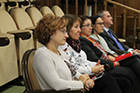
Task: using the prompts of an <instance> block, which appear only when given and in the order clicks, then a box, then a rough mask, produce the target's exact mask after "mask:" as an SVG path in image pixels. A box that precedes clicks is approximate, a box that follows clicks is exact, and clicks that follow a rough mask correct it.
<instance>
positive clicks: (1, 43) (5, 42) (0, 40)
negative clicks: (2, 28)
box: [0, 37, 10, 46]
mask: <svg viewBox="0 0 140 93" xmlns="http://www.w3.org/2000/svg"><path fill="white" fill-rule="evenodd" d="M9 43H10V41H9V39H8V38H7V37H0V46H6V45H8V44H9Z"/></svg>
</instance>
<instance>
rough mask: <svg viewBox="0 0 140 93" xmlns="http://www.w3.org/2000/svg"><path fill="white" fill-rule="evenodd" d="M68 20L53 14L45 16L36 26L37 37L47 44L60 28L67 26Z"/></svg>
mask: <svg viewBox="0 0 140 93" xmlns="http://www.w3.org/2000/svg"><path fill="white" fill-rule="evenodd" d="M67 24H68V20H67V19H65V18H61V17H58V16H55V15H52V14H47V15H46V16H44V17H43V18H42V19H41V20H40V21H39V22H38V24H37V26H36V28H35V31H34V32H35V33H34V34H35V38H36V39H38V41H39V42H40V43H41V44H43V45H46V44H47V43H48V42H49V41H50V36H51V35H52V34H53V33H54V32H55V31H56V30H58V29H61V28H64V27H66V26H67Z"/></svg>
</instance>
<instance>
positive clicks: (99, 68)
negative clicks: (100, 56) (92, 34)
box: [91, 60, 105, 73]
mask: <svg viewBox="0 0 140 93" xmlns="http://www.w3.org/2000/svg"><path fill="white" fill-rule="evenodd" d="M91 69H92V72H93V73H101V72H103V71H104V70H105V69H104V65H101V64H100V60H98V62H97V64H96V65H95V66H94V67H92V68H91Z"/></svg>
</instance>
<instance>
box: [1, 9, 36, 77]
mask: <svg viewBox="0 0 140 93" xmlns="http://www.w3.org/2000/svg"><path fill="white" fill-rule="evenodd" d="M0 22H1V25H0V31H1V32H2V33H10V34H14V35H15V42H16V51H15V52H16V53H17V61H18V65H19V75H21V59H22V56H23V53H24V52H25V51H26V50H27V49H31V48H34V44H33V38H32V37H31V35H32V34H31V33H30V32H29V31H28V30H26V31H25V30H21V29H20V30H18V29H17V26H16V24H15V22H14V20H13V18H12V17H11V16H10V14H9V13H8V12H7V11H5V10H1V11H0Z"/></svg>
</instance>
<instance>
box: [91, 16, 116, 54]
mask: <svg viewBox="0 0 140 93" xmlns="http://www.w3.org/2000/svg"><path fill="white" fill-rule="evenodd" d="M98 17H100V16H91V21H92V24H93V30H92V34H91V35H90V36H89V37H90V38H93V39H94V40H96V41H97V42H98V43H99V44H100V45H101V46H102V47H103V49H104V50H105V51H106V52H107V53H110V54H113V55H114V56H118V55H117V53H116V52H115V51H112V50H111V49H110V48H109V47H108V45H107V43H106V41H105V40H104V38H102V37H101V36H100V35H99V34H100V33H102V32H103V30H102V27H101V26H103V25H104V22H98V23H96V24H99V26H98V25H95V22H96V20H99V19H98ZM100 27H101V29H100Z"/></svg>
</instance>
